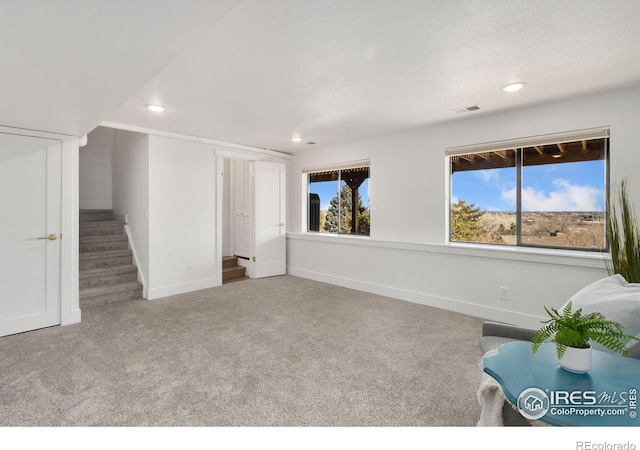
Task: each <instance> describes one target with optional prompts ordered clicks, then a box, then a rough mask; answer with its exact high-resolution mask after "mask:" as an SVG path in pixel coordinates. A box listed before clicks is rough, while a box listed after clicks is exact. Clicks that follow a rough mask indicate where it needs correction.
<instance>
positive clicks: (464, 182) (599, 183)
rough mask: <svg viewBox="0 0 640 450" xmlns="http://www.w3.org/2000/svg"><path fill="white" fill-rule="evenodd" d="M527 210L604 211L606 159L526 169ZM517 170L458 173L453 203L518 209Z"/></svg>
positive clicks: (453, 181) (524, 202)
mask: <svg viewBox="0 0 640 450" xmlns="http://www.w3.org/2000/svg"><path fill="white" fill-rule="evenodd" d="M522 185H523V188H522V209H523V211H602V210H603V207H604V204H605V200H604V191H603V185H604V161H602V160H600V161H586V162H576V163H564V164H546V165H539V166H528V167H525V168H524V173H523V179H522ZM515 187H516V169H515V168H505V169H487V170H470V171H465V172H456V173H454V174H453V176H452V177H451V194H452V198H451V201H452V203H455V202H457V201H458V200H465V201H466V202H467V203H475V204H476V206H479V207H480V208H481V209H482V210H486V211H515V206H516V204H515V201H516V197H515V194H516V191H515Z"/></svg>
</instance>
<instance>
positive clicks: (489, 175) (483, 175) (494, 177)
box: [473, 169, 500, 183]
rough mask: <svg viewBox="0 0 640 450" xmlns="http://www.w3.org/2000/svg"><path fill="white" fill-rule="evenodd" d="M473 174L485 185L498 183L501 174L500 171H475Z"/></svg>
mask: <svg viewBox="0 0 640 450" xmlns="http://www.w3.org/2000/svg"><path fill="white" fill-rule="evenodd" d="M473 174H474V175H475V176H476V177H478V178H480V180H482V181H484V182H485V183H489V182H495V183H497V182H498V180H499V179H500V173H499V172H498V169H485V170H474V171H473Z"/></svg>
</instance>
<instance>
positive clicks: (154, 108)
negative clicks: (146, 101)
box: [147, 105, 164, 112]
mask: <svg viewBox="0 0 640 450" xmlns="http://www.w3.org/2000/svg"><path fill="white" fill-rule="evenodd" d="M147 109H148V110H149V111H153V112H162V111H164V106H160V105H147Z"/></svg>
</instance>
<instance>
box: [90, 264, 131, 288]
mask: <svg viewBox="0 0 640 450" xmlns="http://www.w3.org/2000/svg"><path fill="white" fill-rule="evenodd" d="M137 280H138V268H137V267H136V266H134V265H128V266H116V267H104V268H98V269H85V270H81V271H80V289H86V288H92V287H98V286H109V285H114V284H120V283H127V282H130V281H137Z"/></svg>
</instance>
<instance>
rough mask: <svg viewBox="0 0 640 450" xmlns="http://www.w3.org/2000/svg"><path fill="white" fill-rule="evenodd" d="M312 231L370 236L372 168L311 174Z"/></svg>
mask: <svg viewBox="0 0 640 450" xmlns="http://www.w3.org/2000/svg"><path fill="white" fill-rule="evenodd" d="M307 176H308V187H309V190H308V231H317V232H320V233H340V234H359V235H365V236H369V233H370V229H371V218H370V206H369V166H368V165H362V164H359V165H357V166H354V167H350V166H348V167H344V168H340V169H333V168H332V169H331V170H322V171H313V172H308V173H307Z"/></svg>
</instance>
